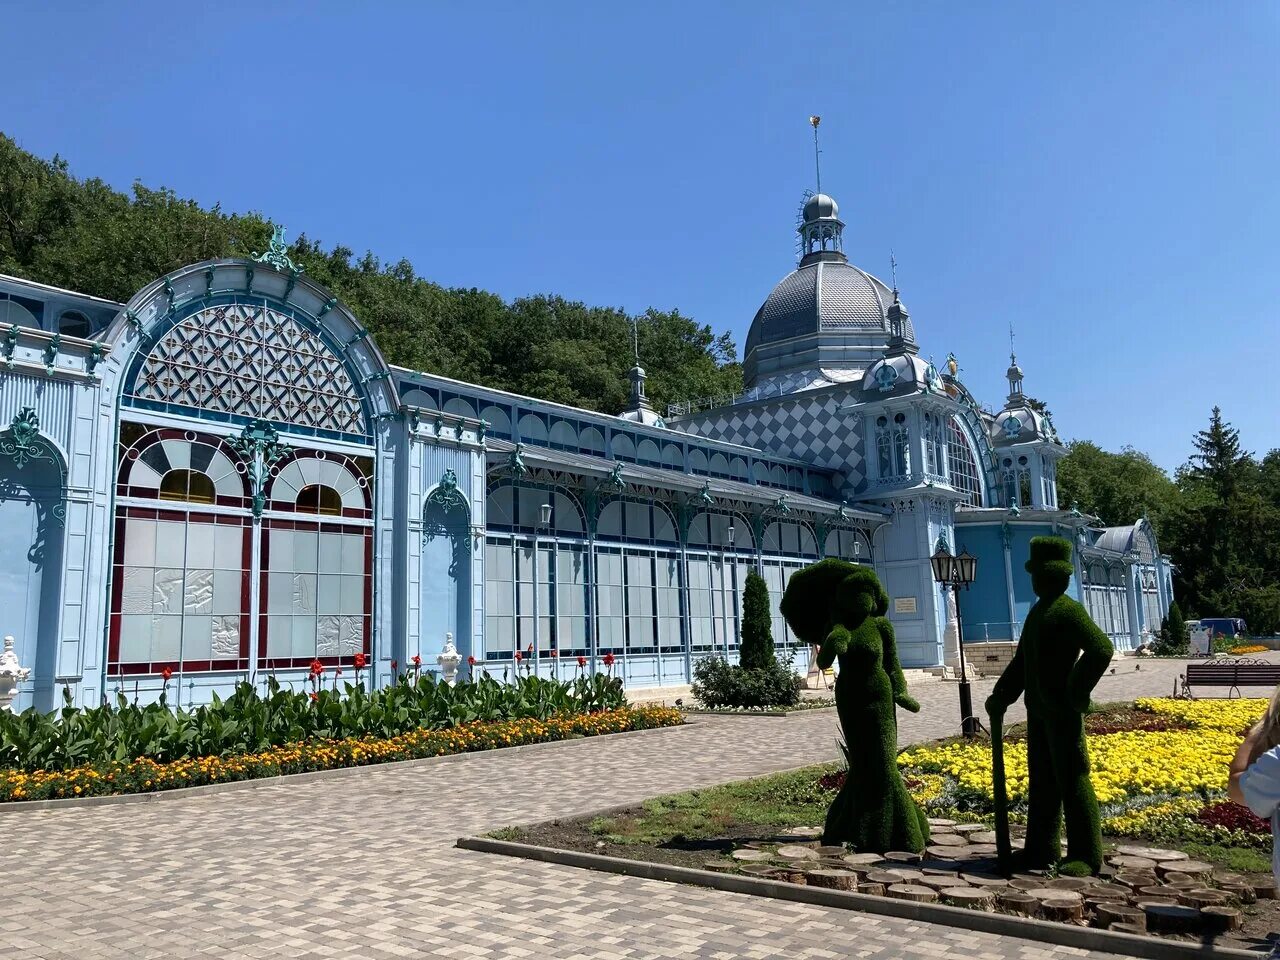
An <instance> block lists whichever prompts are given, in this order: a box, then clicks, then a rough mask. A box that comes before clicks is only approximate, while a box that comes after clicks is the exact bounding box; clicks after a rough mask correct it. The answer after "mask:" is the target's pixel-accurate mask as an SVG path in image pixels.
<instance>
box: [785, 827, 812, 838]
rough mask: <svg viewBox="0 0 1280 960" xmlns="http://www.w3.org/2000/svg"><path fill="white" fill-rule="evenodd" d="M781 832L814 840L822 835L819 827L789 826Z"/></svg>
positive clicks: (789, 835)
mask: <svg viewBox="0 0 1280 960" xmlns="http://www.w3.org/2000/svg"><path fill="white" fill-rule="evenodd" d="M782 832H783V834H784V835H786V836H788V837H810V838H812V839H814V840H816V839H817V838H818V837H821V836H822V828H821V827H791V828H789V829H787V830H783V831H782Z"/></svg>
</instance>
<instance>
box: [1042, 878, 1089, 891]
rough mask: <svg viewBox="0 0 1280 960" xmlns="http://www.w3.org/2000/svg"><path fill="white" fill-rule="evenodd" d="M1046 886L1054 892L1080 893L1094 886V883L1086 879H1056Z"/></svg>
mask: <svg viewBox="0 0 1280 960" xmlns="http://www.w3.org/2000/svg"><path fill="white" fill-rule="evenodd" d="M1045 886H1046V887H1050V888H1052V889H1054V890H1075V891H1080V890H1083V889H1085V888H1086V887H1091V886H1093V882H1092V881H1091V880H1089V879H1087V878H1085V877H1054V878H1053V879H1052V880H1050V881H1049V882H1048V883H1046V884H1045Z"/></svg>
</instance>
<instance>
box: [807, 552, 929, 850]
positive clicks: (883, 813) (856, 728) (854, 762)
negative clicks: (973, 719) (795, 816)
mask: <svg viewBox="0 0 1280 960" xmlns="http://www.w3.org/2000/svg"><path fill="white" fill-rule="evenodd" d="M888 609H889V597H888V595H887V594H886V593H885V591H884V588H883V587H882V586H880V581H879V580H878V579H877V578H876V575H875V573H874V572H872V571H871V570H870V569H869V568H867V567H863V566H859V565H857V564H853V563H849V562H848V561H847V560H837V559H835V558H829V559H827V560H821V561H819V562H818V563H815V564H813V565H812V566H809V567H806V568H805V569H803V570H801V571H799V572H798V573H796V574H795V575H794V576H792V578H791V582H790V583H788V584H787V590H786V593H785V594H784V595H783V597H782V615H783V616H784V617H786V618H787V623H788V624H789V625H790V626H791V629H792V630H793V631H795V634H796V636H798V637H799V638H800V639H801V640H802V641H804V642H805V643H808V644H811V645H815V646H817V647H818V648H819V649H818V666H819V667H820V668H821V669H823V670H826V669H828V668H829V667H830V666H831V664H832V663H833V662H834V661H835V660H836V659H837V658H839V660H840V673H839V676H837V677H836V710H837V712H838V713H839V715H840V730H841V732H842V733H843V734H844V742H845V747H844V751H845V758H846V760H847V761H848V764H849V771H848V775H847V776H846V777H845V782H844V786H843V787H841V788H840V792H839V793H838V794H836V798H835V800H834V801H832V804H831V808H830V809H829V810H828V811H827V823H826V827H825V829H824V830H823V834H822V842H823V843H830V844H839V843H848V844H852V845H853V847H854V848H855V849H856V850H859V851H861V852H864V853H885V852H887V851H889V850H910V851H913V852H915V853H919V852H921V851H923V850H924V847H925V843H926V841H927V840H928V838H929V826H928V822H927V821H926V819H925V816H924V812H923V811H922V810H921V809H920V808H919V807H918V806H917V805H916V802H915V801H914V800H912V799H911V795H910V794H909V793H907V787H906V784H904V783H903V782H902V775H901V774H900V773H899V772H898V764H897V753H898V721H897V714H896V712H895V709H894V705H895V704H897V705H898V706H900V707H903V708H904V709H906V710H910V711H911V712H912V713H915V712H917V711H918V710H919V709H920V704H918V703H916V701H915V700H913V699H911V697H910V696H908V695H907V681H906V678H905V677H903V675H902V667H901V666H900V665H899V664H898V648H897V644H896V643H895V641H894V636H893V627H892V625H891V624H890V623H889V621H888V620H887V619H886V618H885V616H884V614H885V613H887V612H888Z"/></svg>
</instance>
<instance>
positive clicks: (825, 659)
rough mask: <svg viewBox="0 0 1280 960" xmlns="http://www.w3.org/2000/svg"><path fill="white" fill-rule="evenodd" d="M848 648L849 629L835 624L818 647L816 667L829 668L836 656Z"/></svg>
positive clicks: (820, 668)
mask: <svg viewBox="0 0 1280 960" xmlns="http://www.w3.org/2000/svg"><path fill="white" fill-rule="evenodd" d="M848 649H849V631H848V630H846V629H845V628H844V627H842V626H840V625H839V624H837V625H836V626H835V627H834V628H832V630H831V632H830V633H828V634H827V639H825V640H823V641H822V646H820V647H819V648H818V669H819V670H830V669H831V664H833V663H835V662H836V657H838V656H839V655H840V654H842V653H844V652H845V651H846V650H848Z"/></svg>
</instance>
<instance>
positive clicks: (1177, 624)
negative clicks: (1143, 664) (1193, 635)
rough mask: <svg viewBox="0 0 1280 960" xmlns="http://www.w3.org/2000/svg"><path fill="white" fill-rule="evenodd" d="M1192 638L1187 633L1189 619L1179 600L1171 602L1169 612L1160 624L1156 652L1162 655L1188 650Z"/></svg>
mask: <svg viewBox="0 0 1280 960" xmlns="http://www.w3.org/2000/svg"><path fill="white" fill-rule="evenodd" d="M1189 646H1190V638H1189V636H1188V634H1187V621H1186V619H1185V618H1184V617H1183V616H1182V608H1181V607H1179V606H1178V601H1177V600H1174V601H1173V602H1172V603H1170V604H1169V613H1168V614H1167V615H1166V616H1165V618H1164V622H1163V623H1161V625H1160V635H1159V637H1157V638H1156V642H1155V648H1156V653H1159V654H1161V655H1162V656H1175V655H1178V654H1184V653H1186V652H1187V649H1188V647H1189Z"/></svg>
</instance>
